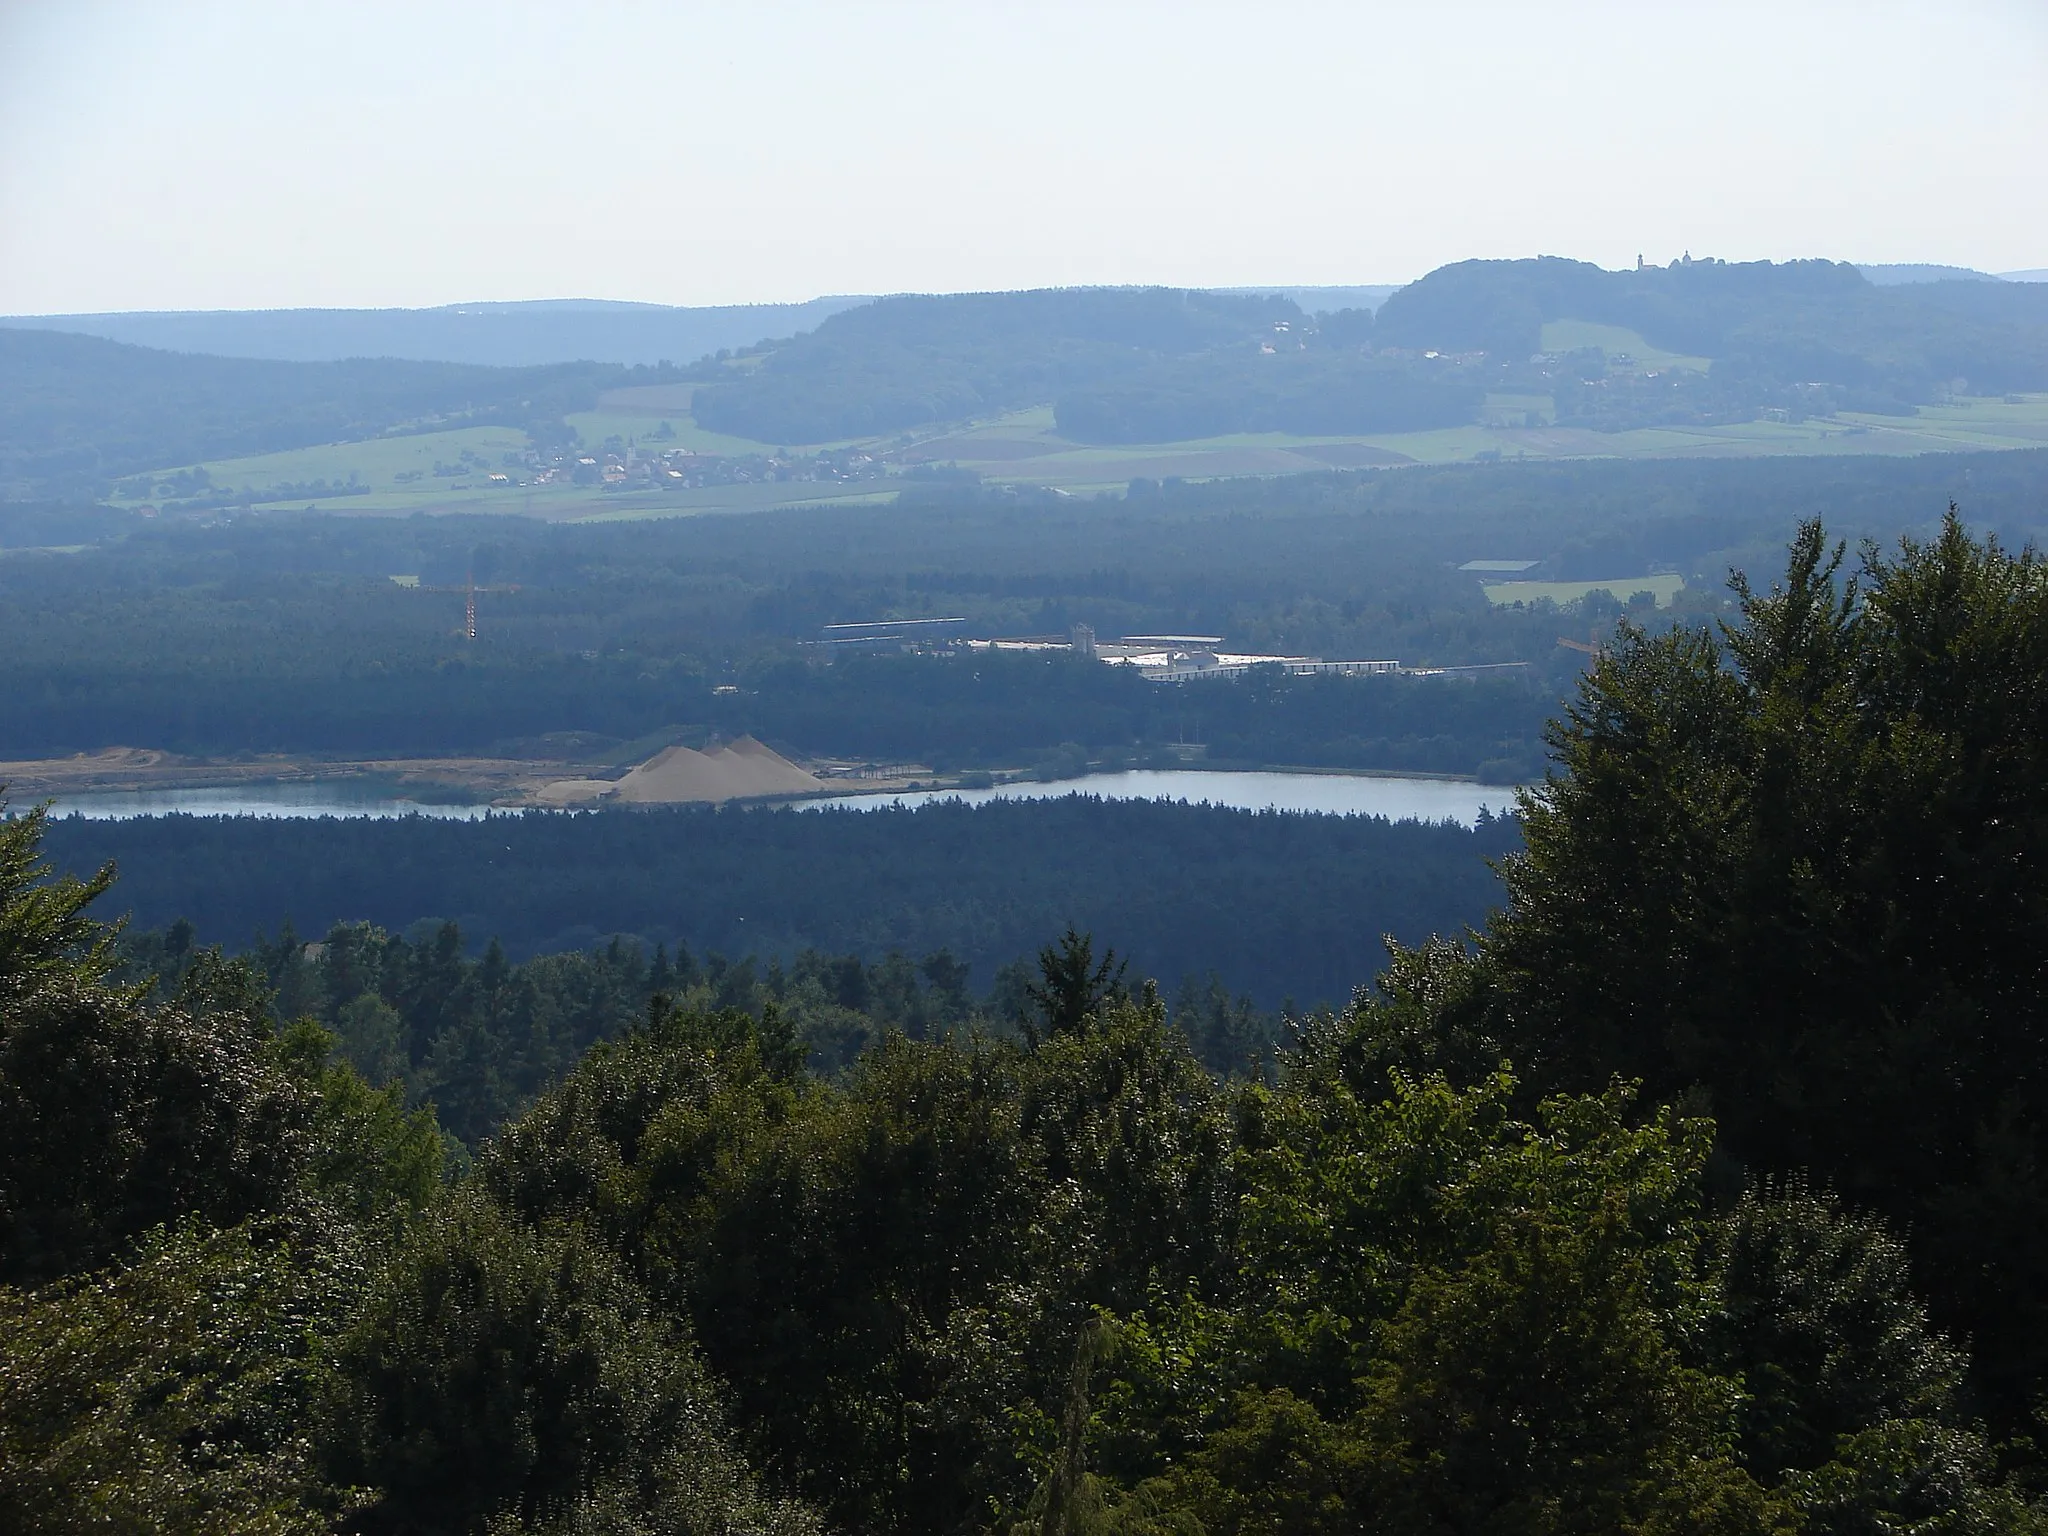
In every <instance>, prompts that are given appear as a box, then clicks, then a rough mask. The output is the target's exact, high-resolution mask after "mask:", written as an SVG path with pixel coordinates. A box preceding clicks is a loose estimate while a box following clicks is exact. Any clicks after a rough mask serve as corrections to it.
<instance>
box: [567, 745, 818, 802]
mask: <svg viewBox="0 0 2048 1536" xmlns="http://www.w3.org/2000/svg"><path fill="white" fill-rule="evenodd" d="M824 787H825V785H824V783H823V781H822V780H820V779H818V778H816V777H815V776H814V775H812V774H809V773H806V772H805V771H804V770H803V769H801V768H799V767H797V765H796V764H795V763H792V762H791V761H790V760H789V759H788V758H786V757H783V756H781V755H780V754H779V753H776V752H774V751H771V750H770V749H769V748H767V747H764V746H762V745H761V743H760V742H758V741H756V740H754V738H753V737H751V736H742V737H740V738H739V740H737V741H733V742H728V743H726V744H725V745H724V746H722V747H713V748H712V749H711V750H710V751H708V752H693V751H691V750H690V749H689V748H688V747H670V748H669V749H668V750H667V751H665V752H658V753H656V754H655V755H654V756H653V757H650V758H649V759H648V760H647V761H646V762H644V763H642V764H641V765H640V766H639V767H638V768H635V769H634V770H633V771H632V772H631V773H629V774H627V775H626V776H625V777H624V778H623V779H621V780H619V783H618V787H617V788H616V789H614V790H613V791H612V793H611V794H610V795H608V796H606V797H605V798H606V799H608V800H610V801H611V802H612V803H613V804H614V805H681V804H685V803H688V802H691V801H696V802H700V803H702V802H707V801H708V802H717V801H720V800H747V799H753V798H755V797H757V796H762V795H803V794H810V793H813V792H814V791H817V790H821V789H823V788H824Z"/></svg>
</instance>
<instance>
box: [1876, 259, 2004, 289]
mask: <svg viewBox="0 0 2048 1536" xmlns="http://www.w3.org/2000/svg"><path fill="white" fill-rule="evenodd" d="M1856 270H1857V271H1858V272H1861V273H1862V274H1863V275H1864V277H1865V278H1867V279H1868V280H1869V281H1870V282H1872V283H1875V284H1876V285H1877V286H1878V287H1880V288H1890V287H1896V286H1898V285H1899V284H1901V283H1946V282H1964V283H1995V282H1998V281H1999V280H2000V279H1999V278H1998V276H1997V274H1995V273H1991V272H1979V271H1978V270H1977V269H1976V268H1975V267H1944V266H1940V265H1938V264H1935V263H1932V262H1925V261H1903V262H1899V261H1895V262H1871V261H1859V262H1857V263H1856Z"/></svg>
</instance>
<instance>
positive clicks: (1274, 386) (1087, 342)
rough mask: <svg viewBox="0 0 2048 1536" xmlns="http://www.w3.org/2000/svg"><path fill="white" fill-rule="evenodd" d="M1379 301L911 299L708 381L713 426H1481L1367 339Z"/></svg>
mask: <svg viewBox="0 0 2048 1536" xmlns="http://www.w3.org/2000/svg"><path fill="white" fill-rule="evenodd" d="M1372 325H1373V317H1372V314H1371V312H1370V311H1367V310H1363V309H1347V310H1341V311H1338V312H1337V313H1335V314H1333V315H1331V316H1329V317H1327V318H1325V319H1323V320H1321V321H1312V320H1311V319H1310V317H1309V316H1307V315H1305V314H1304V313H1303V312H1302V309H1301V306H1300V305H1299V304H1297V303H1295V302H1294V301H1293V300H1292V299H1289V298H1286V297H1283V296H1281V295H1278V294H1255V293H1216V292H1208V291H1204V290H1199V289H1192V290H1183V289H1175V288H1047V289H1036V290H1031V291H1028V292H1023V293H983V294H912V295H903V296H899V297H894V298H887V299H881V300H878V301H876V302H875V303H873V304H869V305H865V306H863V307H861V308H859V309H854V310H848V311H845V312H844V313H841V314H837V315H834V316H832V317H831V318H830V319H828V320H826V321H825V322H824V323H823V324H822V325H820V326H819V327H818V328H817V330H815V331H813V332H811V333H810V334H808V335H805V336H799V337H797V338H795V339H794V340H792V341H790V342H787V343H785V344H782V345H780V346H776V347H772V348H767V349H764V350H763V353H762V355H761V357H760V359H759V361H758V363H757V364H755V365H754V366H752V367H750V368H748V369H747V370H745V371H743V372H742V371H735V370H727V371H725V372H724V373H723V374H722V375H721V374H714V375H713V382H711V383H709V384H708V385H707V386H706V387H704V388H702V389H700V390H699V391H698V392H697V396H696V401H695V412H696V417H697V421H698V424H699V425H701V426H705V427H709V428H711V429H713V430H715V431H721V432H732V433H736V434H738V435H740V436H742V437H751V438H756V439H759V440H764V441H769V442H787V443H816V442H828V441H832V440H834V439H839V438H853V437H869V436H875V435H878V434H884V433H889V432H897V431H902V430H905V429H909V428H914V427H920V426H924V425H927V424H929V423H933V422H942V421H952V420H960V419H964V418H967V417H971V416H982V415H990V414H995V413H999V412H1003V411H1011V410H1018V409H1022V408H1024V407H1028V406H1039V405H1047V404H1050V405H1052V406H1054V408H1055V412H1056V420H1057V422H1058V425H1059V429H1060V431H1061V432H1062V433H1063V434H1064V435H1065V436H1067V437H1070V438H1074V439H1077V440H1079V441H1083V442H1102V443H1129V442H1159V441H1174V440H1182V439H1187V438H1195V437H1207V436H1214V435H1217V434H1219V433H1230V432H1261V431H1281V432H1286V431H1302V432H1370V431H1382V430H1385V431H1393V430H1405V429H1411V428H1424V427H1435V426H1449V425H1454V424H1456V423H1458V422H1462V421H1466V420H1469V419H1470V417H1471V415H1472V413H1473V411H1474V410H1475V409H1476V408H1477V406H1478V404H1479V402H1480V398H1481V395H1482V393H1483V392H1482V391H1481V390H1480V389H1479V388H1477V387H1476V386H1474V385H1472V384H1470V383H1468V382H1464V381H1452V380H1440V379H1416V378H1412V377H1408V376H1407V374H1408V372H1409V370H1405V369H1404V368H1402V367H1401V366H1400V365H1398V364H1388V363H1385V362H1381V361H1378V360H1375V359H1373V358H1371V357H1369V356H1367V355H1365V354H1364V353H1363V351H1362V350H1361V346H1362V344H1363V343H1364V342H1366V341H1367V340H1368V339H1369V338H1370V336H1371V334H1372Z"/></svg>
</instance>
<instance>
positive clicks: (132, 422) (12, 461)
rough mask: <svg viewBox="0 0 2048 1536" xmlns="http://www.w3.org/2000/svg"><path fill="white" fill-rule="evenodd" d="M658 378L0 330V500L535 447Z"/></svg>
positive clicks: (604, 368) (591, 367) (607, 368)
mask: <svg viewBox="0 0 2048 1536" xmlns="http://www.w3.org/2000/svg"><path fill="white" fill-rule="evenodd" d="M661 376H662V375H661V374H660V373H659V371H652V372H650V371H649V370H645V369H642V370H637V371H636V370H633V369H626V368H620V367H617V366H615V365H607V364H597V363H559V364H548V365H545V366H540V367H530V368H484V367H476V366H473V365H466V364H461V363H425V362H408V361H401V360H399V359H395V358H385V357H378V358H362V357H357V358H349V359H346V360H343V361H338V362H317V363H315V362H304V363H302V362H276V361H267V360H257V359H254V358H245V357H209V356H203V355H197V354H192V353H186V352H163V351H157V350H155V349H152V348H148V347H135V346H128V345H125V344H123V343H121V342H116V341H108V340H105V339H103V338H101V337H98V336H80V335H74V334H71V333H68V332H64V331H56V330H47V331H46V330H27V329H18V328H15V327H13V326H0V500H26V499H32V498H36V497H44V496H50V495H66V494H68V495H73V496H78V497H80V498H81V499H86V498H90V497H92V496H95V495H103V494H105V491H106V489H107V488H108V486H109V485H110V483H111V482H112V481H113V480H114V479H116V478H118V477H119V476H122V475H128V474H133V473H135V472H137V471H139V470H166V469H174V468H177V467H178V466H181V465H188V464H195V463H197V462H199V461H201V460H205V459H221V458H236V457H240V456H242V455H245V454H257V453H270V452H274V451H276V450H279V449H284V448H303V447H307V446H309V445H311V444H315V443H336V442H353V441H357V440H359V439H363V438H371V437H377V436H380V435H382V434H384V433H387V432H391V431H406V430H412V431H421V430H437V429H441V428H446V427H450V426H479V425H485V424H502V425H506V426H515V427H520V428H523V429H527V430H529V431H530V432H531V433H532V435H534V436H536V437H537V438H539V439H541V440H554V439H557V438H559V437H560V436H561V435H562V434H563V433H565V432H566V430H567V429H566V428H564V427H563V426H562V423H561V417H562V415H563V413H564V412H567V411H578V410H588V409H589V408H590V407H591V406H592V405H594V404H595V403H596V401H597V395H598V391H599V390H600V389H604V388H607V387H611V386H614V385H618V384H624V383H632V382H643V381H646V380H648V379H652V378H659V377H661Z"/></svg>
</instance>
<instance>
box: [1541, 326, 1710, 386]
mask: <svg viewBox="0 0 2048 1536" xmlns="http://www.w3.org/2000/svg"><path fill="white" fill-rule="evenodd" d="M1584 347H1598V348H1599V349H1600V350H1601V351H1603V352H1605V353H1606V354H1607V355H1608V357H1609V358H1613V357H1616V356H1618V355H1620V354H1622V353H1626V354H1628V356H1629V357H1630V358H1631V359H1632V360H1633V361H1634V362H1635V363H1636V365H1637V366H1638V367H1640V368H1644V369H1664V368H1683V369H1686V370H1688V371H1690V372H1693V373H1705V372H1706V371H1707V369H1709V368H1710V367H1712V366H1713V359H1712V358H1710V357H1686V356H1684V355H1683V354H1682V353H1678V352H1666V351H1665V350H1664V349H1663V348H1661V347H1653V346H1651V345H1650V344H1649V343H1648V342H1647V341H1645V340H1643V338H1642V337H1641V336H1639V335H1637V334H1636V333H1635V332H1634V331H1630V330H1624V329H1623V328H1622V327H1621V326H1618V325H1601V324H1599V323H1597V322H1596V321H1592V320H1553V321H1551V322H1550V323H1549V324H1548V325H1546V326H1544V327H1543V350H1544V351H1546V352H1577V351H1579V350H1580V349H1581V348H1584Z"/></svg>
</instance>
